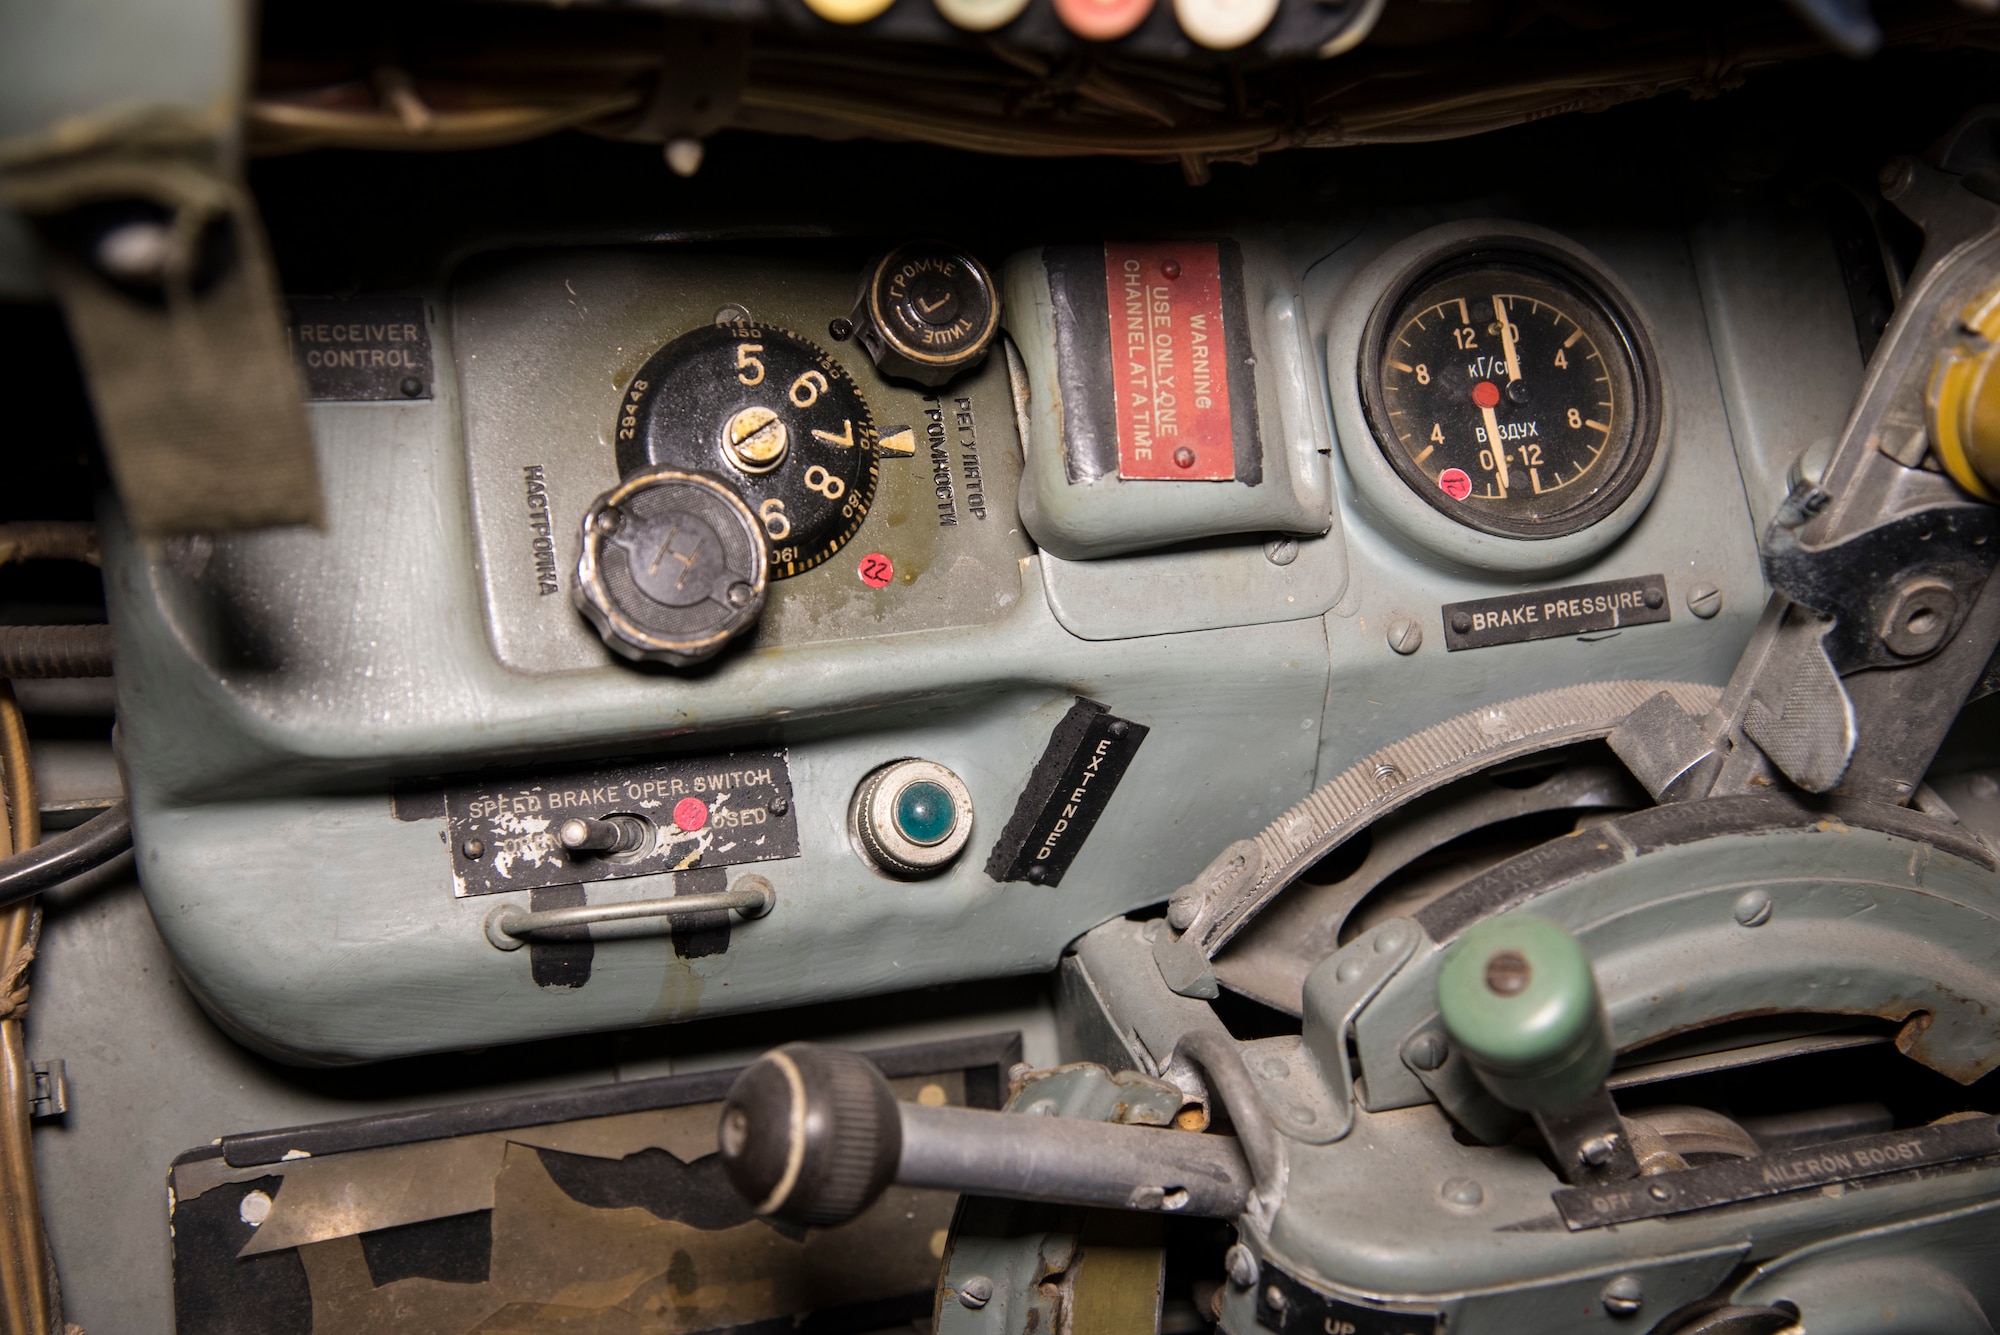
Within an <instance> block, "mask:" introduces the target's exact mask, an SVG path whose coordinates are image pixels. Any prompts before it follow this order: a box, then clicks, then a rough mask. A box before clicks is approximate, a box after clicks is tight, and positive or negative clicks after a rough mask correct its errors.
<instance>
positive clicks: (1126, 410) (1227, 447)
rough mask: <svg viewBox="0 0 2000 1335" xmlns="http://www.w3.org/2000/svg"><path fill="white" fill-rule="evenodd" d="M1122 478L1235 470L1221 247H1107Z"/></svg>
mask: <svg viewBox="0 0 2000 1335" xmlns="http://www.w3.org/2000/svg"><path fill="white" fill-rule="evenodd" d="M1104 286H1105V297H1106V300H1107V301H1108V302H1109V304H1110V307H1111V382H1112V386H1113V390H1114V393H1115V396H1116V397H1115V401H1116V403H1117V409H1116V420H1117V423H1118V475H1119V476H1120V477H1124V478H1137V479H1143V480H1151V481H1172V480H1190V481H1200V482H1227V481H1229V480H1230V479H1231V478H1234V477H1235V476H1236V452H1235V440H1234V437H1233V434H1232V432H1231V430H1230V416H1229V353H1230V349H1229V340H1228V337H1227V335H1226V333H1225V332H1224V328H1223V319H1222V252H1221V248H1220V247H1218V246H1216V245H1215V244H1214V243H1213V242H1207V243H1201V244H1188V243H1173V242H1165V243H1157V244H1125V243H1107V244H1106V245H1105V247H1104Z"/></svg>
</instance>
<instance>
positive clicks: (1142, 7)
mask: <svg viewBox="0 0 2000 1335" xmlns="http://www.w3.org/2000/svg"><path fill="white" fill-rule="evenodd" d="M1055 4H1056V17H1058V18H1060V19H1061V20H1062V21H1063V24H1064V26H1066V27H1067V28H1068V29H1069V30H1070V31H1071V32H1073V33H1075V34H1076V35H1077V36H1078V37H1084V38H1088V39H1089V40H1090V41H1093V42H1108V41H1111V40H1112V39H1113V38H1116V37H1123V36H1124V35H1125V34H1126V33H1128V32H1130V31H1132V29H1134V28H1136V27H1138V26H1139V25H1140V24H1141V23H1144V22H1145V21H1146V15H1148V14H1150V13H1152V12H1153V0H1055Z"/></svg>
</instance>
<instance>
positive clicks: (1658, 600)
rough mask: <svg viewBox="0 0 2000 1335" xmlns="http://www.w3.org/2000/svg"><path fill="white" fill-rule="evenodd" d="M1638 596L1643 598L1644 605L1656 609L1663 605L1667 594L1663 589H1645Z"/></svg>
mask: <svg viewBox="0 0 2000 1335" xmlns="http://www.w3.org/2000/svg"><path fill="white" fill-rule="evenodd" d="M1640 597H1641V598H1642V599H1643V600H1644V602H1645V604H1646V606H1648V607H1650V608H1653V609H1654V610H1656V611H1657V610H1658V609H1659V608H1661V607H1664V606H1665V605H1666V602H1667V595H1666V591H1665V590H1664V589H1647V590H1646V591H1645V593H1643V594H1641V595H1640Z"/></svg>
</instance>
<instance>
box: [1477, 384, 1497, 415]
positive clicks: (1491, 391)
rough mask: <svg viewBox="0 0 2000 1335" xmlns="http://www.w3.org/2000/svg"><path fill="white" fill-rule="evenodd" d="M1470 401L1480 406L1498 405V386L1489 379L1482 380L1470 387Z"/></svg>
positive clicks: (1495, 406)
mask: <svg viewBox="0 0 2000 1335" xmlns="http://www.w3.org/2000/svg"><path fill="white" fill-rule="evenodd" d="M1472 401H1473V402H1474V403H1475V404H1477V405H1478V406H1479V407H1481V408H1498V407H1499V406H1500V386H1498V385H1496V384H1494V383H1493V382H1492V381H1491V380H1482V381H1480V382H1479V383H1478V384H1476V385H1474V386H1473V387H1472Z"/></svg>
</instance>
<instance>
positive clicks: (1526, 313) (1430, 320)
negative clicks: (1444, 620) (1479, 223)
mask: <svg viewBox="0 0 2000 1335" xmlns="http://www.w3.org/2000/svg"><path fill="white" fill-rule="evenodd" d="M1362 359H1363V363H1362V367H1361V389H1362V400H1363V403H1364V405H1365V407H1366V409H1367V413H1368V418H1369V425H1370V426H1371V428H1372V429H1373V430H1374V433H1375V438H1376V441H1377V443H1378V444H1379V445H1380V446H1381V448H1382V453H1383V454H1384V456H1385V457H1386V458H1387V459H1388V461H1389V463H1390V465H1391V466H1392V467H1394V469H1395V470H1396V472H1397V474H1398V475H1400V476H1401V477H1402V479H1403V481H1404V482H1405V483H1407V484H1408V485H1409V486H1410V487H1411V489H1413V490H1414V491H1415V492H1416V493H1417V494H1418V495H1419V496H1421V497H1423V498H1424V499H1425V500H1426V501H1428V502H1429V503H1430V504H1431V505H1433V506H1434V507H1436V508H1437V509H1438V510H1440V511H1442V512H1443V513H1444V514H1446V515H1448V516H1450V517H1451V518H1452V519H1454V520H1457V521H1458V522H1459V523H1461V524H1464V525H1467V526H1468V527H1471V528H1475V529H1480V530H1482V531H1484V532H1487V533H1495V534H1502V535H1505V536H1508V537H1517V538H1553V537H1559V536H1561V535H1563V534H1566V533H1574V532H1576V531H1577V530H1579V529H1582V528H1586V527H1588V526H1589V525H1591V524H1594V523H1596V522H1597V521H1598V520H1600V519H1602V518H1604V516H1606V515H1607V514H1609V513H1611V511H1613V510H1614V509H1616V508H1617V507H1618V505H1619V503H1620V502H1621V501H1623V500H1624V499H1625V498H1626V497H1627V496H1629V495H1631V494H1632V490H1633V488H1634V487H1636V486H1637V485H1638V484H1639V481H1640V479H1641V478H1642V477H1644V476H1645V475H1646V471H1647V468H1648V466H1649V465H1650V464H1651V462H1652V459H1653V453H1654V451H1655V449H1656V448H1657V447H1658V442H1659V388H1658V386H1659V376H1658V371H1657V369H1656V368H1655V364H1654V361H1653V354H1652V348H1651V345H1650V344H1649V342H1648V341H1647V339H1646V336H1645V332H1644V330H1643V329H1642V328H1641V327H1640V324H1639V321H1638V319H1637V317H1636V316H1635V315H1634V314H1633V312H1632V311H1631V310H1630V309H1629V308H1628V307H1627V306H1626V304H1625V302H1624V301H1623V300H1622V298H1620V297H1619V296H1618V295H1617V294H1616V292H1615V289H1614V288H1613V286H1612V285H1611V284H1610V283H1609V282H1608V281H1606V280H1604V279H1602V278H1601V277H1600V276H1598V275H1596V274H1593V273H1591V272H1590V271H1589V270H1588V269H1587V268H1586V267H1585V266H1583V265H1582V264H1580V263H1579V262H1578V261H1577V260H1575V259H1574V258H1573V257H1570V256H1567V255H1560V254H1557V253H1555V252H1553V251H1547V252H1545V251H1543V250H1541V249H1539V248H1537V247H1534V246H1533V245H1532V244H1530V243H1525V242H1524V243H1522V244H1521V245H1520V247H1519V248H1518V249H1516V248H1511V247H1510V248H1504V249H1502V248H1490V247H1482V248H1477V249H1469V250H1465V251H1461V252H1459V253H1456V254H1452V255H1448V256H1446V257H1444V258H1442V259H1438V260H1435V261H1434V262H1433V263H1431V264H1429V265H1428V266H1426V267H1424V268H1423V269H1421V270H1420V271H1418V272H1417V273H1416V274H1415V275H1414V276H1413V277H1412V278H1411V279H1409V280H1408V281H1407V282H1404V283H1402V284H1400V285H1398V286H1396V287H1394V288H1392V289H1391V290H1390V291H1389V293H1388V294H1387V295H1386V296H1385V297H1384V298H1383V300H1382V302H1381V303H1380V304H1379V305H1378V306H1377V307H1376V309H1375V312H1374V314H1373V316H1372V317H1371V318H1370V320H1369V322H1368V327H1367V330H1366V333H1365V334H1364V336H1363V341H1362Z"/></svg>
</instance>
